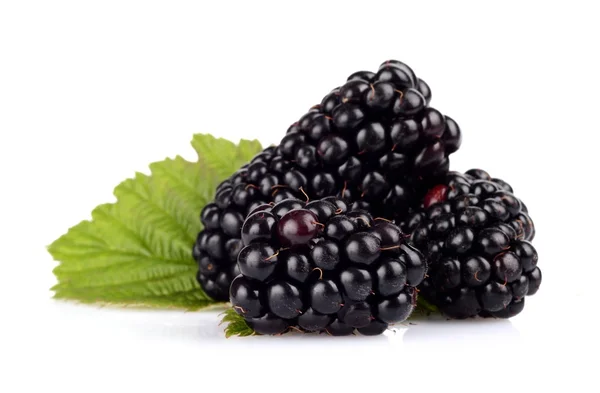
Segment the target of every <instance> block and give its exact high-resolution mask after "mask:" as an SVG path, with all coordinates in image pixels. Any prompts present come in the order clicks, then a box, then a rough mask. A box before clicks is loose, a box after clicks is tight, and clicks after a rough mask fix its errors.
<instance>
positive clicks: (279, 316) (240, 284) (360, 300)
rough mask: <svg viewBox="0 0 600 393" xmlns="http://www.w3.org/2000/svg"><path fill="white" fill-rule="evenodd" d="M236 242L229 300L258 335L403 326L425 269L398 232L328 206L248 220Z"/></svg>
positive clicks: (297, 206)
mask: <svg viewBox="0 0 600 393" xmlns="http://www.w3.org/2000/svg"><path fill="white" fill-rule="evenodd" d="M281 205H285V206H286V209H287V207H289V206H293V207H292V209H291V210H288V211H287V212H286V213H284V214H283V215H279V214H276V213H273V212H274V211H279V210H281V209H280V206H281ZM242 239H244V248H243V249H242V251H241V252H240V254H239V257H238V265H239V269H240V271H241V274H240V275H238V276H237V277H236V278H235V279H234V280H233V283H232V284H231V288H230V300H231V303H232V305H233V307H234V309H235V310H236V311H237V312H238V313H239V314H240V315H242V316H243V317H244V318H245V319H246V321H247V322H248V324H249V325H250V326H251V327H252V328H253V329H254V330H255V331H256V332H257V333H261V334H277V333H283V332H285V331H287V330H288V329H289V328H295V329H297V330H301V331H305V332H327V333H329V334H331V335H348V334H352V333H354V331H355V330H356V329H357V330H358V332H360V333H361V334H364V335H376V334H381V333H383V332H384V331H385V330H386V328H387V327H388V325H389V324H392V323H398V322H402V321H404V320H405V319H406V318H408V316H409V315H410V313H411V312H412V310H413V307H414V305H415V304H416V296H417V291H416V288H415V287H416V286H417V285H419V284H420V283H421V282H422V280H423V278H424V277H425V272H426V269H427V266H426V262H425V259H424V257H423V255H422V254H421V253H420V252H419V251H418V250H416V249H415V248H413V247H412V246H410V245H409V244H408V243H406V242H405V236H404V235H403V234H402V232H401V231H400V229H399V228H398V227H397V226H396V225H394V224H392V223H391V222H388V221H387V220H382V219H375V220H374V219H373V218H372V217H371V215H370V214H369V213H367V212H365V211H354V212H349V211H348V210H347V208H346V205H345V203H344V202H343V201H341V200H336V199H332V198H327V199H323V200H317V201H312V202H309V203H303V202H300V201H298V200H294V201H293V203H292V201H291V200H285V201H281V202H279V203H278V204H276V205H274V206H273V207H272V208H271V209H268V208H267V209H260V210H258V211H256V212H253V213H252V214H250V215H249V216H248V217H247V218H246V221H245V223H244V225H243V227H242Z"/></svg>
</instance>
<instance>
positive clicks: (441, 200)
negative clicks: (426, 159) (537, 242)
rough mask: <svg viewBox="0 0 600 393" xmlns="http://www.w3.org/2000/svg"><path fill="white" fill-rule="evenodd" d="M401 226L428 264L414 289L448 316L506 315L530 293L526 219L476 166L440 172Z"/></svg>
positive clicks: (532, 263)
mask: <svg viewBox="0 0 600 393" xmlns="http://www.w3.org/2000/svg"><path fill="white" fill-rule="evenodd" d="M402 227H403V229H404V230H405V231H406V232H407V233H411V239H412V241H413V242H414V244H415V246H417V247H418V248H419V249H420V250H421V251H422V252H423V253H424V254H425V255H426V256H427V258H428V261H429V264H430V265H429V272H428V277H427V278H426V279H425V280H424V281H423V283H422V285H421V286H420V287H419V289H420V290H421V293H420V294H421V295H422V296H423V297H424V298H425V299H426V300H427V301H429V302H431V303H432V304H434V305H436V306H437V307H439V308H440V310H441V311H442V312H443V313H444V314H446V315H447V316H448V317H450V318H469V317H474V316H477V315H479V316H483V317H497V318H510V317H513V316H515V315H517V314H518V313H519V312H521V311H522V310H523V306H524V304H525V296H527V295H533V294H535V293H536V292H537V291H538V288H539V286H540V283H541V279H542V274H541V270H540V269H539V268H538V267H537V262H538V254H537V252H536V250H535V248H534V247H533V245H532V244H531V241H532V240H533V238H534V236H535V228H534V224H533V221H532V220H531V218H530V217H529V213H528V212H527V209H526V208H525V207H524V205H523V203H522V202H521V201H520V200H519V199H518V198H517V197H515V195H514V194H513V191H512V188H511V187H510V185H508V183H506V182H504V181H503V180H500V179H492V178H491V177H490V175H489V174H488V173H487V172H485V171H483V170H481V169H473V170H470V171H467V172H466V173H465V174H461V173H458V172H450V173H448V174H447V176H446V177H445V180H444V182H442V183H441V184H439V185H437V186H434V187H432V188H431V189H430V191H429V192H428V193H427V194H426V195H425V197H424V198H423V204H422V206H421V208H420V209H418V210H417V211H416V212H414V213H412V214H411V215H410V216H409V217H408V218H407V219H406V220H405V221H404V223H403V224H402ZM380 291H381V289H380Z"/></svg>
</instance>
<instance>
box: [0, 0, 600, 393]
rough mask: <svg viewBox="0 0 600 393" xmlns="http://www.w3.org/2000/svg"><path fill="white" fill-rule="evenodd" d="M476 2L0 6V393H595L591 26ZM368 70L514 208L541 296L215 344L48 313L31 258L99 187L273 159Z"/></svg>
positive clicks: (176, 326) (561, 9)
mask: <svg viewBox="0 0 600 393" xmlns="http://www.w3.org/2000/svg"><path fill="white" fill-rule="evenodd" d="M488 4H490V3H488V2H481V1H478V2H472V3H466V2H460V3H459V2H440V3H432V2H425V1H412V2H400V1H393V2H378V1H369V2H362V3H353V2H350V1H344V2H324V1H320V2H312V1H306V0H305V1H302V2H278V3H274V4H266V3H262V2H259V1H248V2H239V3H234V2H217V1H206V2H200V1H197V2H180V1H169V2H162V3H161V2H156V1H140V2H133V1H123V0H119V1H93V2H88V1H52V2H50V1H40V2H32V1H1V2H0V161H1V165H0V175H1V177H0V179H1V182H0V199H1V204H0V209H1V214H0V231H1V233H0V235H1V237H0V239H1V240H0V245H1V253H0V261H1V265H2V268H1V269H0V302H1V308H0V344H1V346H0V361H1V362H2V364H1V365H0V391H2V392H20V391H27V390H28V389H32V388H35V389H36V391H57V392H90V391H102V392H107V391H119V392H121V391H123V392H132V391H146V392H149V391H161V392H166V391H172V392H177V391H184V390H185V391H196V392H208V391H219V390H223V391H260V392H267V391H285V392H288V391H303V392H305V391H322V392H332V391H340V392H349V391H386V392H388V391H389V392H393V391H402V390H406V389H408V388H418V389H420V390H419V391H441V389H443V391H470V390H472V391H475V390H477V391H532V389H542V388H546V387H557V388H562V389H564V388H568V389H572V390H573V391H579V392H587V391H594V389H597V384H596V382H593V384H592V381H593V380H592V378H595V375H593V374H592V372H596V371H597V358H596V355H597V351H598V349H600V348H598V334H597V329H596V328H595V327H594V326H593V319H595V318H596V315H597V314H598V313H597V295H596V294H597V287H596V282H597V281H596V280H597V278H598V276H597V274H598V273H599V269H598V263H599V260H598V246H597V243H598V241H597V238H598V222H599V221H598V220H599V218H600V217H599V216H598V206H599V205H598V201H597V196H598V195H599V194H598V174H597V171H598V169H599V166H598V133H599V132H600V117H599V109H598V91H600V80H599V75H600V72H599V70H600V62H599V60H598V57H597V56H598V42H597V41H598V37H599V36H600V29H599V27H598V21H597V16H598V12H597V10H595V9H593V8H592V7H593V4H594V2H592V1H590V2H578V1H568V2H560V3H559V2H550V1H544V2H540V3H537V4H536V3H533V2H524V1H518V2H510V1H503V2H501V3H498V4H499V5H497V6H491V5H488ZM389 58H394V59H400V60H403V61H405V62H407V63H408V64H409V65H411V66H412V67H413V68H414V69H415V70H416V72H417V75H419V76H421V77H422V78H423V79H425V80H426V81H427V82H428V83H429V84H430V86H431V87H432V89H433V101H432V104H433V106H435V107H436V108H438V109H440V110H441V111H443V112H444V113H447V114H449V115H451V116H452V117H453V118H454V119H456V120H457V121H458V123H459V124H460V125H461V128H462V130H463V132H464V144H463V146H462V149H461V150H460V151H459V152H458V153H457V154H455V155H453V156H452V165H453V168H454V169H456V170H467V169H469V168H471V167H482V168H485V169H487V170H488V171H489V172H491V173H492V174H493V175H494V176H497V177H501V178H504V179H505V180H507V181H509V182H510V183H511V184H512V185H513V187H514V188H515V190H516V192H517V193H518V195H519V196H520V197H522V198H523V199H524V200H525V201H526V203H527V204H528V206H529V208H530V212H531V215H532V217H533V219H534V221H535V223H536V225H537V238H536V241H535V245H536V247H537V248H538V250H539V253H540V266H541V268H542V271H543V274H544V280H543V283H542V287H541V290H540V292H539V293H538V294H537V295H536V296H535V297H533V298H529V299H528V304H527V307H526V308H525V311H524V312H523V313H522V314H521V315H519V316H518V317H516V318H514V319H513V320H511V321H479V322H472V321H471V322H445V321H426V322H418V325H415V326H400V327H399V328H398V329H397V331H396V332H395V333H393V332H390V333H388V334H387V335H386V336H381V337H375V338H364V337H351V338H338V339H331V338H327V337H312V336H311V337H278V338H270V337H257V338H247V339H229V340H225V339H224V338H223V335H222V328H220V327H218V326H217V320H218V318H217V313H216V312H211V313H183V312H177V311H168V312H156V311H155V312H148V311H136V310H114V309H110V308H104V309H100V308H97V307H90V306H78V305H73V304H68V303H61V302H56V301H53V300H51V293H50V292H49V291H48V288H50V287H51V286H52V285H53V283H54V278H53V276H52V273H51V270H52V268H53V266H54V262H53V261H52V259H51V258H50V256H49V255H48V254H47V253H46V251H45V246H46V245H48V244H49V243H51V242H52V240H54V239H55V238H57V237H58V236H60V235H61V234H63V233H64V232H65V231H66V229H67V228H68V227H70V226H72V225H74V224H76V223H77V222H79V221H80V220H82V219H86V218H88V217H89V212H90V211H91V210H92V208H93V207H94V206H96V205H97V204H100V203H103V202H109V201H112V200H113V198H112V189H113V187H114V186H115V185H116V184H118V183H119V182H120V181H121V180H123V179H125V178H127V177H130V176H132V175H133V174H134V172H135V171H146V170H147V164H148V163H150V162H152V161H157V160H161V159H163V158H164V157H166V156H174V155H176V154H182V155H184V156H185V157H188V158H190V159H192V158H193V152H192V149H191V147H190V145H189V141H190V139H191V136H192V134H194V133H197V132H205V133H207V132H210V133H213V134H215V135H219V136H223V137H227V138H230V139H232V140H237V139H239V138H240V137H242V136H244V137H257V138H258V139H260V140H261V141H262V142H264V143H274V142H278V140H279V139H280V137H281V136H282V135H283V133H284V132H285V130H286V129H287V126H288V125H289V124H290V123H292V122H294V121H295V120H297V119H298V118H299V117H300V116H301V115H302V114H303V113H304V111H305V110H307V109H308V108H309V107H310V106H311V105H313V104H316V103H318V102H320V100H321V97H322V96H323V95H324V94H326V93H327V92H328V91H329V90H330V89H331V88H333V87H336V86H337V85H339V84H341V83H343V81H345V78H346V77H347V76H348V75H349V74H350V73H352V72H353V71H356V70H359V69H370V70H374V69H376V68H377V67H378V65H379V64H380V63H381V62H382V61H384V60H386V59H389ZM592 332H593V334H592ZM586 354H591V356H592V358H591V359H590V360H588V359H587V358H586ZM594 364H595V366H594V367H593V368H592V366H593V365H594ZM594 386H595V387H594Z"/></svg>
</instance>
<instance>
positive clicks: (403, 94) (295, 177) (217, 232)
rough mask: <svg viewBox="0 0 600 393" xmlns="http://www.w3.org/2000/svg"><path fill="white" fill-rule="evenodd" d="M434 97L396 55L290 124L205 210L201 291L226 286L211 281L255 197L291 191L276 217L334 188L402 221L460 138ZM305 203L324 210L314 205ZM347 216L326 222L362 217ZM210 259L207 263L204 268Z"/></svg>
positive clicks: (214, 292) (353, 204) (351, 201)
mask: <svg viewBox="0 0 600 393" xmlns="http://www.w3.org/2000/svg"><path fill="white" fill-rule="evenodd" d="M430 101H431V89H430V88H429V86H428V85H427V84H426V83H425V82H424V81H423V80H422V79H419V78H418V77H417V76H416V74H415V73H414V71H413V70H412V69H411V68H410V67H408V66H407V65H406V64H404V63H402V62H399V61H396V60H389V61H386V62H384V63H383V64H381V66H380V67H379V69H378V70H377V71H376V72H369V71H359V72H356V73H354V74H352V75H351V76H350V77H349V78H348V80H347V81H346V82H345V83H344V84H343V85H342V86H340V87H337V88H335V89H333V90H332V91H331V92H330V93H328V94H327V95H326V96H325V97H324V98H323V99H322V100H321V103H320V104H318V105H315V106H313V107H312V108H311V109H310V110H309V111H308V112H307V113H305V114H304V115H303V116H301V117H300V118H299V120H298V121H297V122H295V123H293V124H292V125H291V126H290V127H289V128H288V130H287V132H286V133H285V136H283V138H282V140H281V142H280V143H279V145H278V146H276V147H270V148H267V149H265V151H263V152H261V153H260V154H258V155H257V156H256V157H255V158H254V159H253V160H252V161H251V162H250V163H248V164H247V165H245V166H244V167H242V168H241V169H240V170H238V171H237V172H236V173H234V174H232V176H231V177H230V178H229V179H227V180H226V181H224V182H223V183H222V184H221V185H220V186H219V187H218V188H217V190H216V195H215V200H214V202H213V203H211V204H209V205H207V206H206V207H205V208H204V209H203V211H202V213H201V220H202V223H203V225H204V230H203V232H201V234H200V235H199V236H198V239H197V242H196V244H195V246H194V257H195V259H196V261H197V262H198V264H199V273H198V278H199V281H200V283H201V284H202V286H203V287H204V289H205V291H206V292H207V294H208V295H210V296H211V297H213V298H215V299H216V300H226V299H227V289H228V288H227V287H228V285H225V286H221V285H220V284H218V283H217V281H216V280H217V278H219V280H218V282H219V283H228V282H230V281H231V279H232V278H233V277H234V276H233V274H234V273H235V272H234V269H235V251H236V250H237V251H239V248H240V245H241V240H240V238H241V232H240V231H241V223H242V220H243V217H246V215H247V214H248V213H249V211H251V210H254V209H255V208H257V207H259V206H260V205H264V204H268V203H279V202H281V201H285V200H292V202H290V203H291V205H289V206H287V205H286V206H280V207H278V210H273V211H271V213H273V214H274V215H275V216H276V217H278V218H280V217H282V216H283V215H284V214H285V213H286V212H287V211H289V210H293V209H296V208H297V206H294V202H293V200H295V199H296V198H298V197H301V193H306V194H307V195H308V196H309V197H310V198H311V199H315V200H319V199H323V198H327V197H337V198H338V200H343V203H344V206H345V207H344V208H345V209H348V210H366V211H368V212H369V213H371V214H373V215H374V216H381V217H388V218H392V219H395V220H403V219H404V218H405V216H406V214H408V212H409V208H410V206H411V202H412V201H414V200H417V199H419V198H420V197H421V196H422V195H423V194H424V193H425V192H426V190H427V189H429V187H430V186H431V185H433V184H436V183H437V182H438V181H439V179H441V178H443V176H444V175H445V174H446V173H447V171H448V166H449V160H448V156H449V155H450V154H451V153H453V152H455V151H456V150H457V149H458V148H459V147H460V143H461V132H460V128H459V127H458V125H457V124H456V122H455V121H454V120H452V119H451V118H450V117H447V116H444V115H443V114H442V113H440V112H439V111H438V110H436V109H434V108H432V107H430V106H429V103H430ZM338 208H339V207H338ZM308 210H310V211H312V212H313V213H315V214H317V216H318V215H319V214H320V211H319V208H318V207H315V208H313V209H311V208H309V209H308ZM390 212H394V216H393V217H389V213H390ZM347 218H349V219H350V221H351V224H348V223H346V222H338V223H337V224H338V225H341V226H340V227H338V228H336V227H334V226H331V227H330V228H327V230H332V231H333V230H340V231H342V232H343V231H346V230H349V229H353V228H354V227H355V226H358V227H359V228H362V226H363V221H362V220H361V219H360V218H359V217H358V216H357V217H351V216H349V217H347ZM350 227H352V228H350ZM312 230H314V228H313V229H312ZM342 234H343V233H342ZM209 239H210V242H209V241H208V240H209ZM212 245H214V246H215V247H216V248H215V249H214V250H210V248H211V247H212ZM209 261H210V263H208V262H209ZM207 265H210V266H211V269H206V268H203V267H202V266H204V267H206V266H207Z"/></svg>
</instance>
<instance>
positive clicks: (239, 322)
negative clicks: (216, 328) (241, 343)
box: [221, 308, 256, 338]
mask: <svg viewBox="0 0 600 393" xmlns="http://www.w3.org/2000/svg"><path fill="white" fill-rule="evenodd" d="M223 315H224V316H223V319H222V320H221V324H224V323H226V324H227V325H226V326H225V337H227V338H229V337H231V336H239V337H246V336H252V335H254V334H256V333H255V332H254V330H252V328H251V327H250V326H248V324H247V323H246V321H245V320H244V318H243V317H242V316H241V315H239V314H238V313H236V312H235V310H234V309H233V308H229V309H227V310H225V312H224V313H223Z"/></svg>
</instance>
